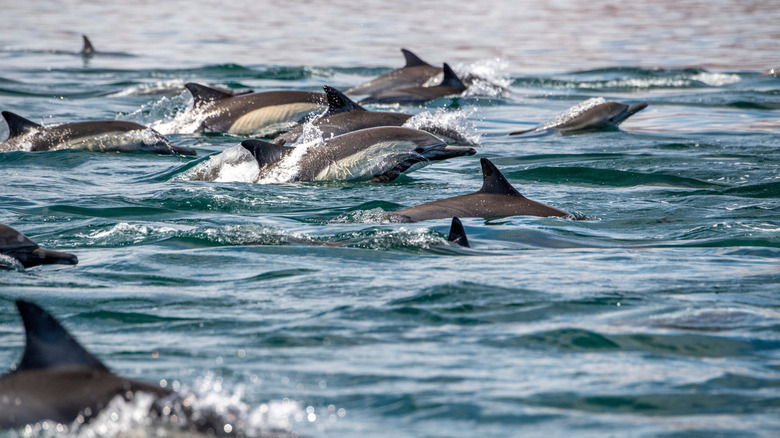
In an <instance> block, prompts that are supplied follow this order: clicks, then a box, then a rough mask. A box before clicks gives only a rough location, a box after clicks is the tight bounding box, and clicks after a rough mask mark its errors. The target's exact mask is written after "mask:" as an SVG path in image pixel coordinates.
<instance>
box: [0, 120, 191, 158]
mask: <svg viewBox="0 0 780 438" xmlns="http://www.w3.org/2000/svg"><path fill="white" fill-rule="evenodd" d="M2 115H3V118H4V119H5V121H6V123H8V131H9V134H8V138H7V139H6V140H5V141H4V142H2V143H0V152H8V151H15V150H27V151H48V150H53V149H86V150H90V151H96V152H153V153H156V154H162V155H172V154H179V155H195V154H196V152H195V151H194V150H193V149H190V148H185V147H181V146H174V145H173V144H171V143H170V142H169V141H168V140H167V139H166V138H165V137H163V136H162V134H160V133H158V132H157V131H155V130H153V129H151V128H147V127H146V126H143V125H139V124H138V123H133V122H122V121H116V120H110V121H93V122H77V123H63V124H61V125H56V126H41V125H39V124H37V123H35V122H32V121H30V120H27V119H25V118H24V117H22V116H19V115H17V114H14V113H12V112H9V111H3V112H2Z"/></svg>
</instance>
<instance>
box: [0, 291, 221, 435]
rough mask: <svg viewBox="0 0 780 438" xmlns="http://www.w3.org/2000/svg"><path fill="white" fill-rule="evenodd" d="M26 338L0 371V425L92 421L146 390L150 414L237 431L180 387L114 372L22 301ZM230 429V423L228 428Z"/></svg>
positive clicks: (189, 425) (210, 429)
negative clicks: (195, 405)
mask: <svg viewBox="0 0 780 438" xmlns="http://www.w3.org/2000/svg"><path fill="white" fill-rule="evenodd" d="M16 306H17V308H18V309H19V314H20V315H21V317H22V321H23V322H24V328H25V335H26V342H25V348H24V354H23V356H22V359H21V361H20V362H19V364H18V365H17V366H16V367H15V368H14V369H13V370H12V371H10V372H8V373H6V374H4V375H2V376H0V430H8V429H18V428H21V427H23V426H25V425H30V424H36V423H40V422H41V421H45V420H51V421H55V422H57V423H61V424H65V425H68V424H71V423H74V422H75V421H76V420H77V419H80V421H81V422H89V421H90V420H91V419H93V418H95V417H96V416H97V415H98V414H99V413H100V411H101V410H102V409H104V408H105V407H106V406H108V404H109V403H110V402H111V400H113V399H114V398H116V397H122V398H125V399H126V400H129V399H131V398H133V397H134V396H135V394H136V393H139V392H143V393H148V394H151V395H152V396H154V397H155V401H154V403H153V404H152V407H151V408H150V412H149V417H150V418H155V417H158V418H159V417H162V416H167V415H168V412H170V413H175V414H177V415H178V417H179V418H178V420H177V422H178V424H179V425H180V427H182V428H184V429H189V430H192V431H197V432H202V433H207V434H209V435H216V436H226V435H234V434H235V432H233V433H230V432H227V431H226V430H225V421H224V420H223V419H222V418H220V417H219V415H217V414H216V413H214V412H209V411H208V410H206V411H203V412H197V413H195V412H193V410H192V409H191V408H190V407H189V404H188V403H183V399H182V397H181V396H180V395H179V394H177V393H176V392H174V391H172V390H170V389H167V388H161V387H159V386H157V385H154V384H149V383H145V382H140V381H136V380H131V379H126V378H124V377H120V376H118V375H116V374H114V373H112V372H111V371H110V370H109V369H108V368H107V367H106V366H105V365H104V364H103V363H102V362H101V361H100V360H99V359H97V358H96V357H95V356H93V355H92V354H91V353H90V352H88V351H87V350H86V349H85V348H84V347H83V346H82V345H81V344H79V342H78V341H76V340H75V339H74V338H73V336H71V335H70V333H68V331H67V330H65V328H64V327H62V325H61V324H60V323H59V322H58V321H57V320H56V319H55V318H54V317H52V316H51V315H50V314H49V313H48V312H46V311H45V310H43V309H42V308H41V307H39V306H38V305H36V304H34V303H31V302H26V301H17V302H16ZM229 430H230V429H229Z"/></svg>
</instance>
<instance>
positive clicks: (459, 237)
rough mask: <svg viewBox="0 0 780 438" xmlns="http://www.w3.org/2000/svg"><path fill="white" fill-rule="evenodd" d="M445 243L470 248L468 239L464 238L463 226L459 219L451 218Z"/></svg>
mask: <svg viewBox="0 0 780 438" xmlns="http://www.w3.org/2000/svg"><path fill="white" fill-rule="evenodd" d="M447 241H448V242H450V243H454V244H456V245H460V246H463V247H466V248H471V246H469V239H468V237H466V230H464V229H463V224H462V223H461V222H460V219H458V218H456V217H454V218H452V225H450V235H449V237H447Z"/></svg>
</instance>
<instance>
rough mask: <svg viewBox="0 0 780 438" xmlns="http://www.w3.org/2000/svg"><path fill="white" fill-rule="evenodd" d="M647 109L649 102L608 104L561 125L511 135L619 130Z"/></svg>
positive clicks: (540, 127)
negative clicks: (629, 119)
mask: <svg viewBox="0 0 780 438" xmlns="http://www.w3.org/2000/svg"><path fill="white" fill-rule="evenodd" d="M645 108H647V102H642V103H638V104H636V105H625V104H622V103H618V102H606V103H602V104H599V105H596V106H594V107H593V108H590V109H587V110H585V111H583V112H582V114H579V115H578V116H576V117H574V118H572V119H571V120H567V121H565V122H563V123H562V124H560V125H553V126H537V127H536V128H533V129H527V130H524V131H515V132H511V133H510V134H509V135H523V134H532V135H544V134H551V133H555V132H558V133H561V134H576V133H582V132H587V131H598V130H603V129H617V127H618V126H619V125H620V124H621V123H623V121H625V120H626V119H627V118H629V117H631V116H633V115H634V114H636V113H638V112H639V111H642V110H643V109H645Z"/></svg>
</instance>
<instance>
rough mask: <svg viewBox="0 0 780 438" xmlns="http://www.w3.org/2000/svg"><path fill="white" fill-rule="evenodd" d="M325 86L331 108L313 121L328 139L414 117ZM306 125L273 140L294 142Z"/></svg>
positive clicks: (442, 133)
mask: <svg viewBox="0 0 780 438" xmlns="http://www.w3.org/2000/svg"><path fill="white" fill-rule="evenodd" d="M322 88H324V89H325V96H326V97H327V99H328V110H327V111H326V112H325V113H324V114H322V115H320V116H318V117H317V118H316V119H315V120H313V121H312V124H313V125H314V126H316V127H317V129H319V131H320V132H321V133H322V137H323V138H326V139H327V138H331V137H335V136H338V135H341V134H346V133H347V132H352V131H358V130H360V129H366V128H375V127H378V126H402V125H403V124H404V123H406V122H407V121H408V120H409V119H410V118H412V115H411V114H404V113H394V112H387V111H368V110H366V109H365V108H363V107H362V106H360V105H358V104H357V103H355V102H354V101H352V99H350V98H349V97H347V96H346V95H344V94H343V93H342V92H340V91H339V90H337V89H335V88H333V87H329V86H327V85H325V86H323V87H322ZM303 129H304V126H303V125H299V126H296V127H295V128H293V129H291V130H290V131H288V132H285V133H282V134H281V135H279V136H277V137H276V138H274V140H273V141H271V143H274V144H279V145H284V144H291V143H295V141H296V140H298V138H300V136H301V135H302V134H303ZM419 129H421V130H423V131H428V132H430V133H432V134H436V135H438V136H439V137H443V138H444V139H445V140H448V141H449V142H450V143H454V144H459V145H469V146H475V143H474V142H473V141H471V140H469V139H468V138H466V137H465V136H464V135H462V134H460V133H459V132H457V131H455V130H452V129H443V128H439V127H436V126H431V127H420V128H419Z"/></svg>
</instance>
